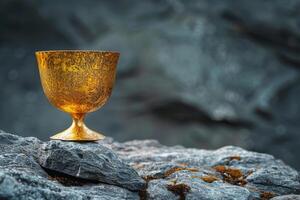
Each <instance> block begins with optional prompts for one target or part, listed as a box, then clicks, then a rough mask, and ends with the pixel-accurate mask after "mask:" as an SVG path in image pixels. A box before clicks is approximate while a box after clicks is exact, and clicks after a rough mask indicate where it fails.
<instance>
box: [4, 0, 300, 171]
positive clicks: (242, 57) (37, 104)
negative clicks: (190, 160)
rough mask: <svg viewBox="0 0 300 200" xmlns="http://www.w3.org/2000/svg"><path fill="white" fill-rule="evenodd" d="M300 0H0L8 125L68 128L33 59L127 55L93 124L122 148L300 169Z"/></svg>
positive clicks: (28, 130) (23, 129)
mask: <svg viewBox="0 0 300 200" xmlns="http://www.w3.org/2000/svg"><path fill="white" fill-rule="evenodd" d="M299 10H300V0H284V1H283V0H251V1H249V0H239V1H236V0H222V1H220V0H189V1H185V0H144V1H141V0H126V1H123V0H101V1H100V0H87V1H83V0H73V1H67V0H64V1H62V0H51V1H49V0H1V1H0V73H1V74H0V85H1V87H0V91H1V93H0V102H1V104H0V113H1V114H0V128H1V129H3V130H5V131H7V132H11V133H15V134H19V135H23V136H36V137H39V138H40V139H42V140H48V138H49V136H51V135H53V134H54V133H56V132H58V131H61V130H63V129H65V128H67V126H69V125H70V123H71V119H70V117H69V116H68V115H67V114H66V113H62V112H60V111H58V110H57V109H56V108H54V107H52V106H51V105H50V104H49V103H48V101H47V100H46V97H45V96H44V94H43V92H42V88H41V85H40V81H39V75H38V70H37V66H36V62H35V57H34V52H35V51H36V50H52V49H95V50H116V51H120V52H121V60H120V62H119V65H118V74H117V81H116V85H115V88H114V91H113V95H112V97H111V99H110V101H109V102H108V103H107V104H106V105H105V106H104V107H103V108H102V109H100V110H99V111H97V112H95V113H92V114H90V115H88V117H87V124H88V126H89V127H91V128H93V129H95V130H99V131H102V132H104V133H105V135H107V136H110V137H113V138H115V139H116V140H118V141H126V140H132V139H148V138H153V139H158V140H159V141H160V142H161V143H163V144H167V145H176V144H181V145H184V146H187V147H197V148H209V149H212V148H218V147H221V146H223V145H238V146H242V147H244V148H247V149H250V150H256V151H260V152H266V153H271V154H273V155H275V156H277V157H278V158H281V159H283V160H284V161H285V162H287V163H288V164H290V165H292V166H293V167H296V168H297V169H300V159H299V155H300V154H299V147H300V133H299V130H300V71H299V69H300V12H299Z"/></svg>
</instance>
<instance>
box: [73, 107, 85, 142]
mask: <svg viewBox="0 0 300 200" xmlns="http://www.w3.org/2000/svg"><path fill="white" fill-rule="evenodd" d="M71 116H72V118H73V123H72V126H71V128H72V132H73V133H74V134H76V135H77V136H78V137H82V134H84V128H85V124H84V121H83V120H84V117H85V114H84V113H74V114H71Z"/></svg>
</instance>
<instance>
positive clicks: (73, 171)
mask: <svg viewBox="0 0 300 200" xmlns="http://www.w3.org/2000/svg"><path fill="white" fill-rule="evenodd" d="M0 138H1V139H2V140H1V143H0V149H3V151H1V152H0V199H9V200H10V199H11V200H25V199H26V200H27V199H49V200H54V199H71V200H73V199H74V200H77V199H78V200H85V199H86V200H88V199H93V200H94V199H95V200H97V199H105V200H106V199H129V200H131V199H132V200H137V199H142V200H145V199H149V200H168V199H178V200H182V199H187V200H198V199H203V200H235V199H236V200H252V199H263V200H266V199H272V198H273V199H274V200H276V199H277V200H281V199H282V200H289V199H297V198H299V195H300V178H299V173H298V172H297V171H296V170H294V169H293V168H291V167H289V166H287V165H286V164H284V163H283V162H282V161H281V160H278V159H276V158H274V157H273V156H272V155H268V154H262V153H257V152H251V151H247V150H244V149H242V148H240V147H235V146H225V147H222V148H219V149H217V150H205V149H195V148H184V147H182V146H172V147H168V146H164V145H161V144H160V143H158V142H157V141H155V140H135V141H129V142H125V143H120V142H115V141H113V140H112V139H111V138H106V139H105V140H103V141H100V142H96V143H73V142H60V141H50V142H41V141H39V140H38V139H34V138H23V137H20V136H16V135H12V134H9V133H5V132H0ZM29 141H32V142H29ZM24 144H27V145H24ZM36 158H37V159H36ZM79 168H81V169H80V170H78V169H79ZM145 183H146V184H147V186H146V187H145V188H143V186H144V185H145Z"/></svg>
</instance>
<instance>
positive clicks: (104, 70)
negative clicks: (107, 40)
mask: <svg viewBox="0 0 300 200" xmlns="http://www.w3.org/2000/svg"><path fill="white" fill-rule="evenodd" d="M35 55H36V59H37V63H38V68H39V72H40V77H41V82H42V87H43V90H44V93H45V94H46V96H47V98H48V99H49V101H50V103H51V104H53V105H54V106H55V107H57V108H58V109H60V110H62V111H64V112H67V113H69V114H71V116H72V118H73V123H72V125H71V127H70V128H68V129H67V130H65V131H63V132H61V133H58V134H56V135H54V136H52V137H50V138H51V139H54V140H69V141H96V140H101V139H103V138H104V136H103V135H102V134H100V133H97V132H95V131H92V130H90V129H89V128H87V127H86V126H85V124H84V122H83V120H84V116H85V115H86V113H89V112H93V111H95V110H97V109H98V108H100V107H101V106H103V105H104V104H105V102H106V101H107V100H108V98H109V97H110V95H111V92H112V88H113V85H114V81H115V75H116V67H117V63H118V59H119V53H117V52H109V51H73V50H66V51H63V50H61V51H38V52H36V53H35Z"/></svg>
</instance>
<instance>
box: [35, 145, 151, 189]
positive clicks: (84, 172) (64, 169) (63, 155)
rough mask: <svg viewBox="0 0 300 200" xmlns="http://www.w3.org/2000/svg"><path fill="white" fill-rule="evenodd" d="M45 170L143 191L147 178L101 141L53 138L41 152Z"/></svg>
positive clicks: (40, 157) (40, 159) (40, 156)
mask: <svg viewBox="0 0 300 200" xmlns="http://www.w3.org/2000/svg"><path fill="white" fill-rule="evenodd" d="M38 155H39V163H40V165H41V166H43V167H44V168H46V169H50V170H54V171H57V172H61V173H64V174H68V175H71V176H75V177H78V178H83V179H87V180H93V181H99V182H103V183H108V184H114V185H119V186H121V187H124V188H127V189H130V190H142V189H144V188H145V181H144V180H143V179H142V178H141V177H140V176H139V175H138V174H137V172H136V171H135V170H134V169H132V168H131V167H130V166H129V165H127V164H126V163H124V162H123V161H122V160H121V159H120V158H119V157H118V156H117V155H116V154H115V153H114V152H113V151H112V150H110V149H109V148H107V147H105V146H103V145H101V144H98V143H74V142H62V141H50V142H47V143H45V144H43V145H42V146H41V149H40V150H39V152H38Z"/></svg>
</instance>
